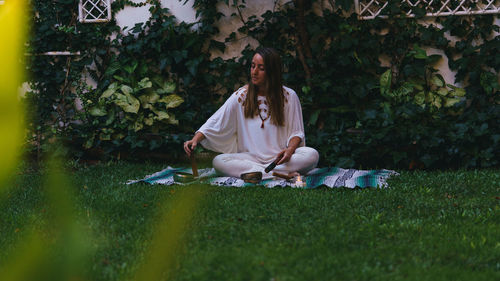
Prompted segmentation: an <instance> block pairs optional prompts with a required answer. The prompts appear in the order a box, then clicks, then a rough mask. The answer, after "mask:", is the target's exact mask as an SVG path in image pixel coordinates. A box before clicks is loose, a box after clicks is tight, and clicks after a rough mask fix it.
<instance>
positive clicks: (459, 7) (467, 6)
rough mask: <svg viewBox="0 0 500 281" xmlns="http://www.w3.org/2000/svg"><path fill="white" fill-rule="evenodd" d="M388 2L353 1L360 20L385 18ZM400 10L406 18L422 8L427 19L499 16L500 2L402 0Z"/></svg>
mask: <svg viewBox="0 0 500 281" xmlns="http://www.w3.org/2000/svg"><path fill="white" fill-rule="evenodd" d="M389 1H390V0H354V4H355V7H356V12H357V13H358V17H359V18H360V19H364V20H369V19H374V18H376V17H381V18H386V17H387V15H385V14H384V9H385V7H386V6H387V4H388V3H389ZM401 3H402V4H405V5H402V9H403V11H404V12H405V13H406V15H407V16H408V17H415V14H414V13H413V9H414V8H415V7H421V8H422V7H423V8H425V11H426V14H425V15H426V16H428V17H438V16H451V15H481V14H499V13H500V0H402V1H401Z"/></svg>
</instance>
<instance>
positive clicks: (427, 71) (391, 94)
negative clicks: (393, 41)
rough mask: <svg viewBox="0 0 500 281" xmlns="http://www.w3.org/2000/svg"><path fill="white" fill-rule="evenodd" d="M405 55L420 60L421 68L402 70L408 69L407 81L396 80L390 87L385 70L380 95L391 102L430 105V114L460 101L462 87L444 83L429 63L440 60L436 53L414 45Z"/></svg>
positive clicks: (389, 75)
mask: <svg viewBox="0 0 500 281" xmlns="http://www.w3.org/2000/svg"><path fill="white" fill-rule="evenodd" d="M407 56H408V57H412V58H414V59H417V60H424V61H425V67H424V71H421V72H420V71H412V70H408V69H406V71H407V72H410V75H407V77H408V79H407V81H404V82H402V83H400V84H401V85H400V86H399V87H397V88H396V89H392V88H393V87H392V70H391V69H388V70H386V71H385V72H384V73H383V74H382V75H381V76H380V94H381V95H382V96H383V97H385V98H386V99H387V100H389V101H390V102H392V103H401V102H403V101H404V102H408V101H412V102H413V103H415V104H417V105H419V106H421V107H422V108H425V107H431V109H430V110H431V111H432V112H434V113H435V112H436V110H439V109H440V108H441V107H445V108H446V107H452V106H453V105H455V104H457V103H458V102H460V101H462V100H464V96H465V90H464V89H462V88H459V87H456V86H453V85H451V84H446V82H445V80H444V78H443V77H442V76H441V75H440V74H439V73H437V70H436V69H434V68H432V67H430V66H429V64H432V63H434V62H435V61H436V60H437V59H440V58H441V56H440V55H432V56H427V54H426V52H425V50H423V49H421V48H420V47H419V46H418V45H414V46H413V50H412V51H410V52H408V55H407ZM412 74H413V75H412ZM419 74H420V75H419Z"/></svg>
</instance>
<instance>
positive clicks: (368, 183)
mask: <svg viewBox="0 0 500 281" xmlns="http://www.w3.org/2000/svg"><path fill="white" fill-rule="evenodd" d="M176 172H187V173H192V171H191V169H190V168H172V167H170V166H169V167H167V168H166V169H163V170H161V171H159V172H157V173H154V174H152V175H149V176H146V177H145V178H143V179H140V180H130V181H128V182H127V184H133V183H139V182H146V183H149V184H165V185H172V184H182V183H177V182H175V181H174V174H175V173H176ZM198 173H199V177H198V179H197V180H196V181H194V182H190V183H189V184H192V183H195V182H197V183H208V184H211V185H223V186H237V187H242V186H255V185H263V186H265V187H268V188H272V187H275V186H281V187H286V186H289V187H296V185H295V183H294V182H291V181H287V180H284V179H281V178H272V179H267V180H263V181H262V182H261V183H260V184H253V183H245V182H244V181H243V180H242V179H239V178H233V177H221V176H218V175H217V174H216V172H215V170H214V169H213V168H206V169H200V170H198ZM397 175H399V174H398V173H397V172H395V171H391V170H355V169H341V168H335V167H331V168H316V169H314V170H312V171H310V172H309V173H308V174H307V175H305V176H304V177H303V178H302V180H303V181H304V180H305V182H306V186H305V187H301V188H306V189H309V188H316V187H318V186H321V185H326V186H328V187H348V188H355V187H360V188H366V187H380V188H385V187H388V186H387V179H388V178H389V177H391V176H397Z"/></svg>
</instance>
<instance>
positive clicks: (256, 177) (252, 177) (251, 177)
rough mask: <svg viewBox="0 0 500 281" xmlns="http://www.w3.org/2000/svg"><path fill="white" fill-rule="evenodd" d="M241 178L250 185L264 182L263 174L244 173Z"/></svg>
mask: <svg viewBox="0 0 500 281" xmlns="http://www.w3.org/2000/svg"><path fill="white" fill-rule="evenodd" d="M240 178H241V179H242V180H244V181H245V182H248V183H259V182H260V181H261V180H262V172H250V173H243V174H241V175H240Z"/></svg>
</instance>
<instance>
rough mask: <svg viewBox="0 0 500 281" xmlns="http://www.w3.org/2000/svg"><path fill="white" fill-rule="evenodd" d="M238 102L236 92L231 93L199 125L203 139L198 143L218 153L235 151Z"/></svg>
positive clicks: (236, 146) (236, 145)
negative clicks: (201, 124) (203, 122)
mask: <svg viewBox="0 0 500 281" xmlns="http://www.w3.org/2000/svg"><path fill="white" fill-rule="evenodd" d="M239 105H240V104H239V103H238V96H237V93H234V94H232V95H231V96H230V97H229V98H228V99H227V100H226V102H225V103H224V104H223V105H222V106H221V107H220V108H219V109H218V110H217V111H216V112H215V113H214V114H213V115H212V116H211V117H210V118H209V119H208V120H207V121H206V122H205V124H203V126H201V127H200V129H199V130H198V131H197V132H201V133H202V134H203V135H204V136H205V139H203V140H202V141H201V142H200V144H201V145H202V146H203V147H204V148H206V149H210V150H213V151H215V152H220V153H235V152H237V148H238V144H237V136H236V131H237V128H236V126H237V118H236V109H237V106H239Z"/></svg>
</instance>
